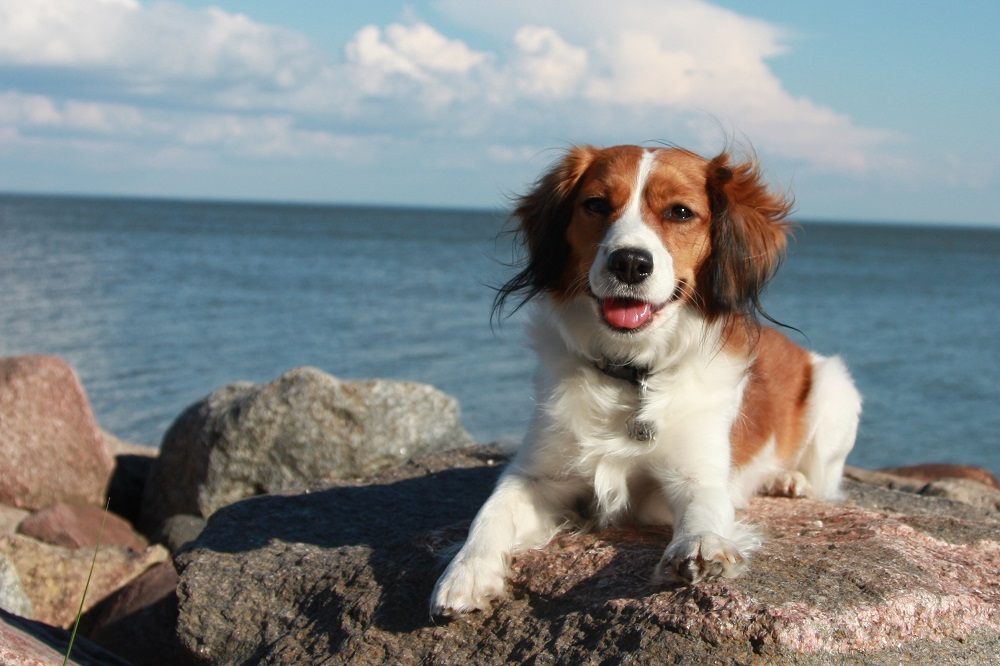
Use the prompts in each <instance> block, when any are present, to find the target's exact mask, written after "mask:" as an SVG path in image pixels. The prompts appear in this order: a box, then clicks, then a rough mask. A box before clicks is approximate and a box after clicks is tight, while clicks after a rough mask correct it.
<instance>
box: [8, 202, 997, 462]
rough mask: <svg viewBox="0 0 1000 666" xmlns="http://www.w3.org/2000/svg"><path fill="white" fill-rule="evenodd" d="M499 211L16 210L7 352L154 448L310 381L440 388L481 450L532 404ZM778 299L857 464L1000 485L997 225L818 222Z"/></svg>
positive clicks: (775, 293) (110, 205) (804, 228)
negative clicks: (827, 376)
mask: <svg viewBox="0 0 1000 666" xmlns="http://www.w3.org/2000/svg"><path fill="white" fill-rule="evenodd" d="M507 230H509V223H508V220H507V216H506V215H505V214H504V213H503V212H502V211H488V210H486V211H474V210H470V211H466V210H431V209H416V208H391V207H385V208H378V207H352V206H325V205H292V204H263V203H231V202H195V201H174V200H142V199H104V198H85V197H53V196H26V195H2V196H0V356H5V357H6V356H14V355H20V354H53V355H58V356H60V357H62V358H64V359H66V360H67V361H68V362H69V363H71V364H72V365H73V366H74V367H75V368H76V370H77V372H78V374H79V375H80V378H81V381H82V382H83V385H84V388H85V389H86V391H87V394H88V396H89V398H90V401H91V404H92V405H93V408H94V411H95V413H96V415H97V419H98V421H99V422H100V424H101V426H102V427H103V428H104V429H105V430H107V431H109V432H111V433H113V434H115V435H116V436H118V437H119V438H122V439H124V440H126V441H131V442H134V443H139V444H145V445H148V446H152V447H156V446H159V444H160V442H161V440H162V437H163V435H164V433H165V432H166V430H167V429H168V428H169V426H170V425H171V423H172V422H173V421H174V419H175V418H176V417H177V416H178V415H180V413H181V412H182V411H184V409H185V408H186V407H187V406H189V405H191V404H192V403H194V402H196V401H198V400H200V399H201V398H203V397H204V396H206V395H208V394H209V393H211V392H212V391H214V390H216V389H218V388H220V387H222V386H224V385H226V384H229V383H231V382H235V381H244V380H249V381H253V382H267V381H271V380H273V379H275V378H276V377H278V376H279V375H281V374H282V373H284V372H285V371H287V370H289V369H291V368H295V367H299V366H313V367H316V368H319V369H321V370H323V371H325V372H328V373H330V374H333V375H335V376H337V377H340V378H342V379H366V378H376V377H377V378H387V379H398V380H409V381H417V382H424V383H428V384H432V385H434V386H436V387H438V388H439V389H441V390H442V391H444V392H446V393H448V394H450V395H452V396H455V397H456V398H457V399H458V400H459V401H460V403H461V406H462V420H463V423H464V424H465V426H466V428H467V429H468V430H469V431H470V432H471V433H472V435H473V437H474V438H475V439H476V440H477V441H480V442H484V443H486V442H494V441H502V442H509V443H516V442H518V441H520V439H521V437H522V436H523V433H524V432H525V430H526V424H527V421H528V417H529V415H530V413H531V410H532V408H533V396H532V376H533V372H534V368H535V360H534V358H533V356H532V353H531V352H530V351H529V350H528V348H527V345H526V341H525V333H524V324H525V316H526V315H525V312H524V311H523V310H522V311H520V312H518V313H515V314H513V315H511V316H509V317H505V318H494V317H491V306H492V302H493V298H494V295H495V291H494V289H495V287H496V286H497V285H498V284H501V283H502V282H503V281H504V280H505V279H506V278H507V277H509V276H510V275H511V273H512V270H513V269H512V268H511V267H510V264H511V262H512V261H513V260H514V259H515V258H516V257H515V254H514V252H513V246H512V242H511V241H512V238H511V236H510V234H509V233H506V231H507ZM764 305H765V308H766V309H767V311H768V313H769V314H770V315H771V316H772V317H774V318H775V319H776V320H778V321H780V322H782V323H783V324H786V325H788V326H789V327H794V330H793V329H791V328H789V329H786V332H787V333H788V335H789V336H790V337H791V338H792V339H793V340H795V341H796V342H798V343H800V344H803V345H805V346H808V347H810V348H812V349H815V350H817V351H819V352H820V353H823V354H839V355H841V356H842V357H843V358H844V360H845V361H846V362H847V364H848V366H849V367H850V369H851V371H852V373H853V375H854V377H855V380H856V381H857V384H858V386H859V388H860V390H861V392H862V394H863V395H864V400H865V403H864V414H863V416H862V423H861V430H860V433H859V437H858V442H857V445H856V446H855V449H854V451H853V453H852V454H851V456H850V458H849V463H851V464H854V465H858V466H861V467H868V468H878V467H884V466H893V465H905V464H914V463H921V462H951V463H965V464H971V465H979V466H982V467H986V468H988V469H990V470H992V471H993V472H994V473H1000V315H998V306H1000V229H997V228H958V227H951V226H938V227H934V226H927V225H904V224H895V225H887V224H881V225H876V224H872V225H864V224H858V223H836V222H824V223H820V222H809V221H805V222H802V223H801V225H800V228H798V229H797V230H796V233H795V238H794V240H793V241H792V243H791V245H790V248H789V252H788V256H787V258H786V260H785V262H784V264H783V266H782V268H781V270H780V271H779V273H778V276H777V277H776V278H775V280H774V281H773V282H772V283H771V285H770V287H769V288H768V291H767V292H766V294H765V298H764Z"/></svg>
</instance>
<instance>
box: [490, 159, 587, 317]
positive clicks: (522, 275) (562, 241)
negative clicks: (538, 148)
mask: <svg viewBox="0 0 1000 666" xmlns="http://www.w3.org/2000/svg"><path fill="white" fill-rule="evenodd" d="M596 154H597V149H596V148H594V147H592V146H575V147H573V148H571V149H569V150H567V151H566V153H565V155H563V158H562V159H561V160H559V161H558V162H556V163H555V164H553V165H552V167H551V168H550V169H549V170H548V171H546V172H545V173H544V174H542V175H541V177H539V178H538V180H537V181H535V185H534V187H532V188H531V191H529V192H528V193H527V194H525V195H523V196H521V197H518V198H517V199H516V201H515V203H516V204H517V205H516V207H515V208H514V217H515V218H516V219H517V220H518V222H519V226H518V238H519V239H520V241H521V244H522V245H523V246H524V248H525V249H526V250H527V257H525V258H524V268H523V269H522V270H521V271H520V272H519V273H518V274H517V275H515V276H514V277H513V278H511V279H510V281H508V282H507V283H506V284H505V285H504V286H503V287H501V288H500V289H499V290H498V292H497V296H496V298H495V299H494V301H493V310H494V314H496V313H499V312H501V311H502V310H503V306H504V304H505V303H506V301H507V299H508V298H509V297H510V296H511V295H513V294H521V295H522V299H521V301H520V302H519V303H518V304H517V306H516V307H515V308H514V310H515V311H516V310H517V309H518V308H520V307H521V306H522V305H524V304H525V303H527V302H528V301H530V300H531V299H532V298H534V297H535V296H537V295H538V294H540V293H542V292H543V291H546V290H547V289H550V288H552V287H554V286H556V285H557V283H558V282H559V280H560V279H561V278H562V276H563V272H564V268H565V266H566V261H567V260H568V259H569V244H568V243H567V241H566V227H567V226H568V225H569V220H570V217H571V216H572V214H573V200H574V198H575V196H576V190H577V187H578V185H579V184H580V180H581V178H582V177H583V174H584V173H585V172H586V171H587V168H588V167H589V166H590V165H591V163H592V162H593V160H594V156H595V155H596Z"/></svg>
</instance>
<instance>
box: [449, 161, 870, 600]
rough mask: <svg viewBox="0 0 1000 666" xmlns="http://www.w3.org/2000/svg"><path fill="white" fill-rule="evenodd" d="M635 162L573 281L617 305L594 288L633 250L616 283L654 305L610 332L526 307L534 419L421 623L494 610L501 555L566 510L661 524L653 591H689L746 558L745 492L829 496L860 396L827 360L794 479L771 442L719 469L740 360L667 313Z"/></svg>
mask: <svg viewBox="0 0 1000 666" xmlns="http://www.w3.org/2000/svg"><path fill="white" fill-rule="evenodd" d="M651 164H652V156H651V154H650V153H648V152H647V153H645V154H644V156H643V158H642V161H641V162H640V168H639V172H638V173H639V175H638V182H637V183H636V187H635V188H634V194H633V197H632V201H630V202H629V204H628V205H627V206H626V208H625V212H624V213H623V214H622V215H621V216H620V217H619V218H618V219H617V220H616V221H615V223H614V224H612V225H611V226H610V229H609V231H608V233H607V235H606V236H605V238H604V239H603V242H602V243H601V247H600V251H599V252H598V256H597V258H596V260H595V261H594V263H593V265H592V266H591V268H590V271H589V274H588V279H589V282H590V290H591V291H592V292H593V294H594V295H596V296H597V297H598V298H601V297H606V296H617V295H620V294H618V293H616V292H615V290H616V289H620V287H621V285H618V284H616V283H615V281H614V279H613V277H612V276H609V275H608V271H607V268H606V263H607V257H608V255H609V254H610V253H611V252H612V251H614V250H615V249H619V248H624V247H629V248H640V249H643V250H646V251H647V252H649V253H650V254H651V255H652V256H653V259H654V265H655V269H654V271H653V273H652V275H651V276H650V278H649V279H646V280H643V281H642V282H641V283H639V284H638V285H629V289H631V290H632V291H631V292H630V295H631V296H633V297H635V298H639V299H642V300H645V301H647V302H650V303H654V304H664V305H662V306H661V307H659V308H658V309H657V311H656V314H655V315H654V318H653V320H652V321H650V322H648V323H647V324H646V325H644V326H643V327H641V328H640V329H637V330H634V331H630V332H628V333H622V332H620V331H615V330H613V329H612V328H611V327H609V326H607V325H605V324H603V323H602V322H601V313H600V306H599V305H598V302H597V301H595V299H594V298H593V297H592V296H591V295H590V294H582V295H579V296H577V297H575V298H573V299H571V300H568V301H563V302H556V301H554V300H552V299H551V298H550V297H548V296H545V297H542V298H541V299H540V301H539V302H538V303H537V305H536V310H535V312H534V317H533V322H534V323H533V328H532V333H533V337H534V344H535V349H536V352H537V354H538V356H539V359H540V369H539V373H538V377H537V379H536V391H537V395H538V407H537V410H536V413H535V415H534V417H533V420H532V424H531V427H530V430H529V432H528V435H527V437H526V439H525V441H524V444H523V445H522V447H521V448H520V450H519V451H518V453H517V455H516V456H515V458H514V460H513V461H512V462H511V464H510V466H509V467H508V468H507V470H506V471H505V472H504V473H503V475H502V476H501V478H500V480H499V482H498V484H497V487H496V490H495V491H494V493H493V495H492V496H491V497H490V498H489V499H488V500H487V502H486V503H485V505H484V506H483V507H482V509H481V510H480V511H479V513H478V515H477V516H476V518H475V520H474V521H473V523H472V526H471V528H470V531H469V537H468V540H467V541H466V543H465V545H464V546H463V547H462V549H461V551H460V552H459V553H458V555H457V556H456V557H455V558H454V560H453V561H452V562H451V563H450V565H449V566H448V567H447V569H446V570H445V572H444V573H443V575H442V576H441V578H440V580H439V581H438V583H437V586H436V587H435V589H434V592H433V595H432V598H431V613H432V614H433V615H434V616H448V615H453V614H457V613H464V612H468V611H472V610H477V609H484V608H487V607H488V606H489V604H490V601H491V600H492V599H495V598H500V597H502V596H503V595H504V581H505V578H506V575H507V571H508V565H509V561H510V558H511V556H512V555H513V554H514V553H516V552H518V551H521V550H524V549H530V548H540V547H542V546H544V545H545V544H546V543H547V542H548V541H549V539H551V537H552V536H553V535H554V534H555V533H556V532H557V531H559V530H560V529H561V528H562V527H563V526H564V525H566V524H567V523H568V521H570V520H572V519H573V518H574V516H573V515H572V512H573V511H574V510H575V509H576V508H577V507H579V506H581V505H583V506H586V507H589V509H590V511H591V512H592V514H593V516H592V517H593V519H595V520H596V521H597V522H598V523H599V524H613V523H619V522H623V521H640V522H646V523H657V524H664V523H671V524H672V525H673V538H672V539H671V541H670V543H669V544H668V545H667V547H666V550H665V551H664V554H663V558H662V560H661V562H660V564H659V565H658V566H657V568H656V571H655V572H654V578H655V579H657V580H662V579H666V578H672V577H673V578H676V577H680V578H682V579H685V580H687V581H690V582H698V581H699V580H702V579H706V578H714V577H719V576H721V577H733V576H736V575H738V574H739V573H740V572H741V571H742V570H743V568H744V567H745V566H746V563H747V557H748V555H749V553H750V552H751V551H753V550H754V549H755V548H756V547H757V546H758V545H759V538H758V536H757V534H756V532H755V531H754V530H753V529H752V528H751V527H749V526H747V525H744V524H742V523H740V522H739V521H737V518H736V508H737V507H739V506H745V504H746V501H747V499H748V497H749V496H750V495H752V494H753V493H755V492H757V491H759V490H761V489H765V490H769V491H771V492H776V493H778V494H785V495H789V496H801V495H810V494H815V495H816V496H818V497H824V498H825V497H834V496H836V494H837V489H838V484H839V480H840V475H841V472H842V468H843V464H844V459H845V457H846V456H847V453H848V452H849V451H850V449H851V446H852V445H853V442H854V434H855V431H856V429H857V423H858V414H859V412H860V396H858V393H857V391H856V390H855V389H854V385H853V383H852V381H851V379H850V376H849V375H848V374H847V371H846V369H845V368H844V366H843V363H841V362H840V360H839V359H835V358H834V359H827V358H823V357H820V356H813V357H812V362H813V385H812V393H811V396H810V398H809V402H808V407H807V410H806V419H807V425H806V430H807V442H808V444H807V445H806V446H805V447H804V448H803V453H802V455H801V457H800V459H799V460H798V461H796V465H795V467H794V469H787V468H785V467H783V466H782V465H781V463H780V461H779V460H778V457H777V455H776V453H775V446H774V443H773V442H771V443H770V444H769V445H767V446H766V447H765V448H764V449H763V450H762V451H761V452H760V453H759V455H757V456H756V457H755V458H754V459H753V460H752V461H750V463H749V464H746V465H744V466H743V467H742V468H740V469H738V470H736V469H731V463H730V460H731V456H730V453H731V452H730V435H731V432H732V430H733V424H734V422H735V420H736V419H737V418H738V417H739V415H740V407H741V403H742V399H743V393H744V389H745V388H746V385H747V381H748V379H747V377H748V370H749V368H750V365H751V363H752V360H753V359H752V358H746V357H741V356H734V355H732V354H729V353H727V352H726V351H724V349H723V348H724V345H723V344H722V340H721V336H722V333H721V331H720V329H719V327H718V326H717V325H710V324H708V323H707V322H706V320H705V319H704V317H703V315H702V314H700V312H698V311H697V310H696V309H694V308H690V307H684V306H683V305H682V304H681V303H680V302H670V298H671V294H672V293H673V292H674V289H675V287H676V285H675V275H674V271H673V264H672V259H671V257H670V253H669V252H668V251H667V249H666V247H665V246H664V245H663V244H662V243H661V242H660V241H659V238H658V237H657V235H656V234H655V233H654V232H653V231H652V230H650V229H649V227H648V226H647V225H645V224H644V223H643V221H642V217H641V206H640V204H641V200H640V197H641V194H642V192H643V190H644V183H645V179H646V177H647V176H648V174H649V172H650V168H651ZM600 359H603V360H612V361H614V362H619V363H621V362H632V363H635V364H637V365H642V366H646V367H649V368H650V369H651V371H652V372H651V374H650V376H649V377H648V382H647V393H646V398H645V400H643V401H640V399H639V393H638V391H637V389H636V387H634V386H632V385H631V384H629V383H628V382H625V381H623V380H620V379H615V378H612V377H609V376H607V375H605V374H604V373H603V372H601V371H600V370H599V369H598V368H597V367H596V366H595V364H594V362H595V361H597V360H600ZM636 415H637V416H638V417H640V418H642V419H643V420H646V421H649V422H652V423H653V424H655V428H656V437H655V439H654V440H653V441H651V442H642V441H637V440H635V439H632V438H631V437H630V436H629V434H628V431H627V429H626V425H625V424H626V420H627V419H629V417H632V416H636Z"/></svg>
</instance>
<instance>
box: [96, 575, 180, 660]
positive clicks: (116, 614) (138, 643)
mask: <svg viewBox="0 0 1000 666" xmlns="http://www.w3.org/2000/svg"><path fill="white" fill-rule="evenodd" d="M176 589H177V572H176V571H175V570H174V566H173V564H172V563H170V562H161V563H160V564H157V565H156V566H154V567H152V568H151V569H149V570H148V571H146V572H145V573H144V574H142V575H141V576H139V577H138V578H136V579H135V580H134V581H132V582H131V583H129V584H128V585H127V586H125V587H123V588H122V589H120V590H118V591H117V592H115V593H114V594H112V595H111V596H109V597H108V598H107V599H104V600H103V601H101V602H100V603H99V604H97V605H96V606H94V607H93V608H91V609H90V610H89V611H87V613H85V614H84V615H83V617H82V618H81V620H80V633H81V634H82V635H84V636H86V637H87V638H89V639H90V640H92V641H93V642H94V643H96V644H98V645H100V646H101V647H103V648H106V649H108V650H110V651H111V652H114V653H115V654H117V655H118V656H120V657H123V658H124V659H127V660H129V661H130V662H132V663H133V664H135V666H159V665H161V664H162V665H163V666H182V665H183V664H186V663H190V661H191V658H190V657H188V656H187V654H186V653H185V652H184V650H183V648H181V645H180V642H179V641H178V639H177V633H176V631H175V627H176V626H177V594H176Z"/></svg>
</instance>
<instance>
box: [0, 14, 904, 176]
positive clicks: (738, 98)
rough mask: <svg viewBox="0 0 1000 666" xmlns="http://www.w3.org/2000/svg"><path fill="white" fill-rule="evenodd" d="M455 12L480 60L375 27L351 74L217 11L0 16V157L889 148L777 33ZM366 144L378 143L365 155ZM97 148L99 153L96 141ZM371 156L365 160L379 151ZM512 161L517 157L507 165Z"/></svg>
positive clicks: (708, 21) (682, 20)
mask: <svg viewBox="0 0 1000 666" xmlns="http://www.w3.org/2000/svg"><path fill="white" fill-rule="evenodd" d="M611 4H612V3H607V2H603V1H601V0H577V1H572V0H548V1H547V2H543V3H539V2H537V0H505V1H504V2H482V3H480V2H476V3H469V2H465V0H443V1H441V2H439V3H438V4H437V5H436V6H437V7H438V8H439V9H440V11H441V12H442V13H443V14H444V15H446V16H447V17H448V18H449V19H450V20H451V21H452V22H453V23H457V24H461V25H465V26H467V27H469V28H470V29H473V30H477V31H480V32H481V33H482V34H489V35H491V36H492V37H493V38H494V39H495V40H498V41H497V43H500V44H504V45H506V46H504V47H503V48H502V49H498V50H495V51H486V50H477V49H475V48H473V47H471V46H470V45H469V44H468V43H467V42H466V41H463V40H461V39H458V38H455V37H451V36H448V35H445V34H443V33H442V32H440V31H439V30H437V29H435V28H434V27H432V26H431V25H430V24H429V23H426V22H422V21H420V20H418V19H416V18H412V19H410V20H409V21H408V22H405V23H394V24H390V25H387V26H383V27H380V26H376V25H369V26H364V27H361V28H360V29H359V30H358V31H357V32H356V33H355V35H354V37H353V38H352V39H351V40H350V41H349V42H348V43H347V44H345V45H344V50H343V53H342V57H341V58H339V59H337V58H333V57H331V56H329V55H328V54H326V53H324V52H322V51H320V50H319V49H318V48H316V47H315V46H313V45H312V44H311V43H310V42H309V41H308V40H307V39H306V38H305V37H304V36H303V35H301V34H297V33H294V32H292V31H289V30H286V29H283V28H279V27H275V26H269V25H265V24H262V23H259V22H256V21H254V20H252V19H251V18H249V17H247V16H245V15H242V14H234V13H229V12H225V11H223V10H221V9H217V8H209V9H205V10H199V11H195V10H191V9H187V8H185V7H182V6H179V5H175V4H169V3H156V4H151V5H147V4H140V3H139V2H137V1H136V0H31V1H30V2H25V1H24V0H0V74H4V72H7V73H13V74H17V76H10V77H6V76H5V77H4V78H5V79H7V80H10V81H16V82H18V83H17V84H8V85H7V86H6V88H4V87H3V86H2V85H0V142H5V143H7V144H8V147H9V144H10V143H11V142H12V141H27V140H30V141H32V142H35V143H38V142H42V143H44V142H49V143H50V144H52V145H55V144H57V143H58V142H60V141H65V140H66V136H65V135H66V134H67V133H69V134H70V135H71V137H70V138H74V139H77V140H78V141H79V140H85V142H95V141H96V142H100V141H108V142H113V143H115V145H127V144H131V145H134V146H137V147H138V146H139V145H140V144H141V143H142V142H143V140H148V141H149V142H150V143H152V144H155V145H156V146H157V149H158V150H164V151H166V149H167V146H170V147H171V150H172V151H181V154H183V151H184V150H187V149H191V150H194V149H196V148H197V149H202V150H207V149H209V148H214V149H216V150H219V151H225V152H228V153H230V154H232V155H238V156H241V155H242V156H245V155H250V156H256V157H260V158H270V157H275V156H280V157H291V158H295V157H297V156H302V155H309V156H317V155H327V156H329V158H330V159H339V158H340V157H342V156H344V155H348V154H350V152H351V147H356V146H357V145H358V142H364V138H365V137H378V141H377V142H376V143H377V144H378V145H384V142H383V141H382V139H383V138H384V136H385V135H387V134H395V135H396V136H397V137H398V138H399V139H400V140H401V142H402V141H403V140H405V142H407V144H408V145H414V142H419V140H420V139H421V137H429V138H433V139H435V140H438V139H440V138H442V137H445V138H447V137H452V138H454V139H455V140H456V141H466V142H468V141H472V140H475V141H478V144H477V146H476V147H474V148H469V149H479V150H482V152H483V153H484V154H485V155H486V156H492V157H493V158H494V159H497V160H501V161H503V160H510V159H513V157H512V156H515V155H524V154H528V153H531V152H533V151H534V152H537V151H539V150H541V149H544V148H547V147H551V146H552V145H553V144H557V145H558V144H562V145H565V144H566V143H569V142H573V141H581V140H584V141H596V142H607V141H616V140H632V141H642V140H646V139H667V140H676V141H679V142H682V143H685V142H688V141H693V142H695V143H701V144H704V145H694V146H692V147H693V148H696V149H709V150H711V149H714V148H718V147H719V144H720V142H721V141H720V139H721V138H722V137H721V135H722V132H721V131H719V130H718V129H717V127H718V125H721V126H722V127H724V128H727V129H730V128H731V129H732V131H733V132H734V133H736V134H737V135H738V136H744V135H745V136H746V137H748V138H749V139H750V140H751V141H752V142H753V143H754V144H755V145H756V146H757V147H758V148H759V149H760V150H761V151H762V152H770V153H772V154H776V155H780V156H783V157H787V158H791V159H794V160H797V161H799V162H800V163H802V164H807V165H810V166H812V167H816V168H819V169H832V170H840V171H845V172H862V171H865V170H866V169H870V168H872V166H873V165H874V164H877V163H879V162H878V161H879V160H880V159H881V158H880V157H879V148H880V146H881V145H882V144H884V143H885V142H886V141H887V140H890V139H891V136H890V135H889V134H887V133H886V132H882V131H879V130H873V129H866V128H863V127H858V126H856V124H855V123H853V122H852V121H851V119H850V117H849V116H847V115H845V114H844V113H842V112H837V111H836V110H834V109H830V108H827V107H824V106H822V105H819V104H816V103H815V102H813V101H811V100H809V99H806V98H804V97H801V96H799V97H797V96H795V95H793V94H792V93H790V92H789V91H787V90H786V89H785V88H784V86H783V85H782V83H781V81H780V80H779V79H778V78H777V77H776V76H775V74H774V72H773V71H772V70H771V68H770V67H769V65H768V59H770V58H773V57H775V56H777V55H780V54H782V53H784V52H785V51H786V47H785V45H784V43H783V39H784V36H783V34H782V31H781V30H780V29H778V28H776V27H775V26H773V25H770V24H768V23H765V22H763V21H759V20H756V19H752V18H747V17H744V16H741V15H739V14H737V13H735V12H733V11H730V10H727V9H723V8H720V7H717V6H714V5H712V4H710V3H708V2H705V1H703V0H675V1H672V2H663V1H661V0H620V2H618V3H615V4H614V7H612V6H611ZM369 143H371V142H369ZM87 145H91V143H87ZM366 145H367V144H366ZM505 147H506V148H505Z"/></svg>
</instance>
